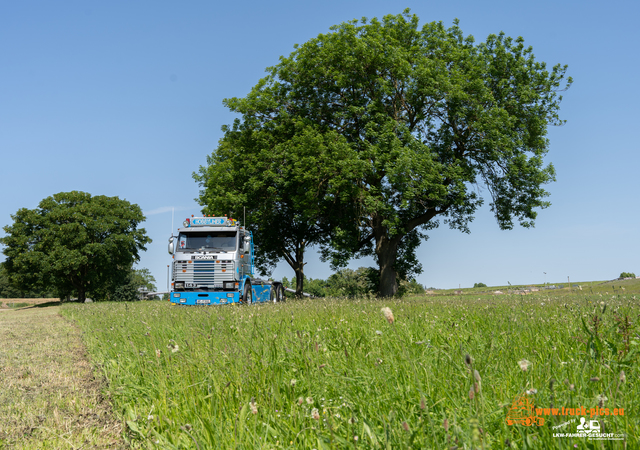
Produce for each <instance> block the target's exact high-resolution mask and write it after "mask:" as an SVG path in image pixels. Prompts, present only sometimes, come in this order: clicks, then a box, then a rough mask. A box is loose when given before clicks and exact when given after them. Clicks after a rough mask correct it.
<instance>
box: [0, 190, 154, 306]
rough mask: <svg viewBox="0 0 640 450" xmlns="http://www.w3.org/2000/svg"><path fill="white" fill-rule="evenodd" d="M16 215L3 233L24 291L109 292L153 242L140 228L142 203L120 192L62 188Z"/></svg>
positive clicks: (9, 268)
mask: <svg viewBox="0 0 640 450" xmlns="http://www.w3.org/2000/svg"><path fill="white" fill-rule="evenodd" d="M11 218H12V219H13V224H12V225H7V226H5V227H4V231H5V233H6V236H5V237H3V238H0V243H2V244H4V246H5V247H4V248H3V250H2V251H3V253H4V254H5V255H6V257H7V259H6V261H5V263H4V266H5V269H6V272H7V274H8V276H9V279H10V281H11V282H12V284H13V285H15V286H18V287H20V288H21V289H23V290H31V289H34V288H37V289H42V288H43V287H46V288H49V289H52V290H55V291H56V292H57V294H58V295H59V296H60V297H61V298H64V297H66V296H70V295H75V296H76V297H77V298H78V299H79V300H82V301H83V300H84V299H85V298H86V297H87V295H88V294H89V295H92V294H98V295H104V293H105V290H106V289H113V288H115V287H116V286H117V285H118V284H119V283H121V282H122V281H123V280H126V279H127V277H128V276H129V274H130V271H131V266H132V264H133V263H134V262H135V261H138V260H139V254H138V252H139V251H140V250H146V248H145V244H147V243H149V242H151V239H150V238H149V237H148V236H147V235H146V231H145V229H144V228H138V226H139V224H140V223H141V222H143V221H144V219H145V217H144V215H143V214H142V210H141V209H140V207H139V206H138V205H135V204H131V203H129V202H128V201H126V200H121V199H119V198H118V197H106V196H102V195H100V196H93V197H92V196H91V194H88V193H85V192H78V191H72V192H61V193H59V194H55V195H53V196H51V197H47V198H45V199H44V200H42V201H41V202H40V204H39V205H38V207H37V208H36V209H26V208H23V209H20V210H19V211H18V212H17V213H16V214H15V215H12V216H11Z"/></svg>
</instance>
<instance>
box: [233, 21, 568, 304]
mask: <svg viewBox="0 0 640 450" xmlns="http://www.w3.org/2000/svg"><path fill="white" fill-rule="evenodd" d="M269 72H270V73H269V75H268V76H267V77H266V78H264V79H262V80H261V81H260V82H259V83H258V84H257V85H256V86H255V87H254V88H253V89H252V91H251V92H250V93H249V95H248V96H247V97H246V98H245V99H241V100H238V99H232V100H231V101H228V102H227V104H228V106H230V108H231V109H232V110H233V111H234V112H237V113H240V114H241V116H242V119H241V120H240V124H241V125H242V126H246V127H250V128H252V129H253V130H254V132H258V131H260V132H266V133H269V132H270V129H271V125H270V124H271V123H273V122H279V121H282V120H289V121H294V122H296V123H302V124H304V125H305V127H306V128H311V129H313V130H314V131H315V132H317V133H321V134H326V135H331V136H334V135H339V136H340V137H341V138H342V139H344V142H346V143H347V145H348V147H349V150H350V151H349V152H347V153H346V154H345V158H344V159H345V161H349V162H350V164H352V165H353V166H354V167H357V169H356V170H354V171H353V172H352V173H348V174H339V175H337V176H339V177H342V178H343V179H349V183H350V184H351V185H352V186H355V187H356V188H357V189H355V193H354V195H353V196H352V197H351V198H350V199H349V201H348V202H344V203H343V206H342V208H343V209H344V210H348V211H350V213H351V214H353V217H351V220H337V221H332V232H331V234H330V238H331V247H330V248H329V247H326V248H325V249H326V250H327V252H326V253H325V255H326V256H328V257H331V258H332V260H333V262H334V265H337V266H340V265H342V264H344V262H345V261H346V260H347V259H348V258H351V257H357V256H363V255H372V256H374V258H375V259H376V261H377V263H378V266H379V275H380V287H379V293H380V294H381V295H382V296H391V295H394V294H396V293H397V289H398V280H399V279H402V278H405V279H409V278H411V276H412V275H413V274H415V273H417V272H419V271H420V270H421V267H420V266H419V264H418V263H417V261H416V257H415V249H416V247H417V246H418V245H419V244H420V241H421V239H424V238H425V237H426V235H425V232H426V231H428V230H430V229H433V228H435V227H437V226H438V225H439V223H440V221H443V222H444V223H445V224H447V225H448V226H450V227H451V228H454V229H458V230H461V231H463V232H469V222H470V221H471V220H472V219H473V214H474V213H475V211H476V210H477V209H478V208H479V207H480V206H481V205H482V204H483V201H484V199H483V197H482V195H481V194H482V192H483V189H482V187H485V188H486V189H484V192H487V193H488V194H489V197H490V201H491V203H490V205H491V209H492V211H493V212H494V214H495V217H496V219H497V222H498V226H499V227H500V228H502V229H511V228H513V226H514V222H518V223H520V225H522V226H524V227H530V226H533V224H534V220H535V218H536V215H537V210H538V209H542V208H546V207H548V206H549V205H550V203H549V202H548V201H546V200H545V198H546V197H547V196H548V193H547V191H545V189H544V185H545V184H547V183H549V182H551V181H553V180H554V179H555V171H554V168H553V166H552V165H551V164H546V163H545V161H544V157H545V155H546V154H547V152H548V145H549V143H548V140H547V138H546V135H547V128H548V126H549V125H560V124H562V123H563V121H562V120H561V119H560V118H559V116H558V111H559V105H560V101H561V99H562V97H561V96H560V95H559V91H562V90H564V89H566V88H568V87H569V85H570V84H571V82H572V80H571V78H566V79H565V73H566V66H561V65H555V66H553V67H552V68H548V67H547V66H546V64H545V63H543V62H539V61H537V60H536V59H535V57H534V55H533V51H532V49H531V47H526V46H525V44H524V40H523V39H522V38H517V39H512V38H510V37H507V36H505V35H504V34H502V33H501V34H499V35H490V36H489V37H488V38H487V39H486V41H485V42H482V43H479V44H476V43H475V41H474V39H473V37H471V36H465V35H464V34H463V32H462V30H461V29H460V28H459V26H458V23H457V22H455V23H454V25H453V26H451V27H450V28H445V27H444V26H443V24H442V23H438V22H433V23H427V24H425V25H424V26H422V27H420V26H419V19H418V17H417V16H415V15H411V14H410V13H409V11H408V10H407V11H405V12H404V13H403V14H401V15H390V16H385V17H384V18H383V20H382V21H379V20H377V19H372V20H370V21H368V20H366V19H363V20H362V21H360V22H358V21H351V22H348V23H342V24H340V25H337V26H334V27H332V28H331V32H330V33H327V34H321V35H319V36H318V37H317V38H314V39H311V40H310V41H308V42H306V43H305V44H303V45H300V46H296V49H295V51H294V52H293V53H291V55H290V56H288V57H283V58H281V60H280V62H279V63H278V64H277V65H276V66H274V67H272V68H270V69H269ZM239 126H240V125H239ZM294 175H295V174H294ZM291 181H292V182H293V183H295V179H293V180H291ZM343 218H344V217H343ZM330 250H333V251H330Z"/></svg>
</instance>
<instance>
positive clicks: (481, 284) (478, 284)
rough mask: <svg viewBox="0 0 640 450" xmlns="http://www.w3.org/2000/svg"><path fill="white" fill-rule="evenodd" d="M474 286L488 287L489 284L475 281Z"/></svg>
mask: <svg viewBox="0 0 640 450" xmlns="http://www.w3.org/2000/svg"><path fill="white" fill-rule="evenodd" d="M473 287H474V288H481V287H487V285H486V284H484V283H474V284H473Z"/></svg>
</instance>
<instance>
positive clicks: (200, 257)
mask: <svg viewBox="0 0 640 450" xmlns="http://www.w3.org/2000/svg"><path fill="white" fill-rule="evenodd" d="M191 258H192V259H194V260H203V259H216V258H217V256H216V255H195V256H192V257H191Z"/></svg>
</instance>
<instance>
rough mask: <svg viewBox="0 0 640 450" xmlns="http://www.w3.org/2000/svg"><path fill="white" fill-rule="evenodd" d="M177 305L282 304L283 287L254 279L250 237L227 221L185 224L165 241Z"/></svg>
mask: <svg viewBox="0 0 640 450" xmlns="http://www.w3.org/2000/svg"><path fill="white" fill-rule="evenodd" d="M169 253H170V254H172V255H173V263H172V270H171V292H170V296H169V300H170V302H171V303H173V304H176V305H220V304H227V303H245V304H251V303H254V302H266V301H273V302H276V301H281V300H282V299H283V289H282V285H281V284H280V283H278V282H273V281H265V280H260V279H257V278H255V267H254V245H253V236H252V233H251V231H249V230H247V229H245V228H244V227H241V226H239V225H238V223H237V221H236V220H234V219H231V218H227V217H206V216H205V217H193V216H191V218H187V219H186V220H185V221H184V222H183V226H182V227H181V228H178V234H177V236H171V237H170V238H169Z"/></svg>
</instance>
